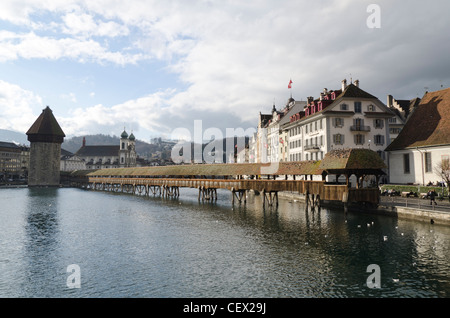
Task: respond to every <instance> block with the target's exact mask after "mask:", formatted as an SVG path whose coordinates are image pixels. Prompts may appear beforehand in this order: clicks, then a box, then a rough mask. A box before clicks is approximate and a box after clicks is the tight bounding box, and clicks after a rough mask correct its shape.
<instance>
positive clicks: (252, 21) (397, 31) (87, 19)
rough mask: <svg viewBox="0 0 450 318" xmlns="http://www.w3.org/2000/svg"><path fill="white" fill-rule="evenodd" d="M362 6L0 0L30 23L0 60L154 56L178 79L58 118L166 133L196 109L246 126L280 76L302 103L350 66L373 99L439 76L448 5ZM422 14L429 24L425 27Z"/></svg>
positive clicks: (283, 89)
mask: <svg viewBox="0 0 450 318" xmlns="http://www.w3.org/2000/svg"><path fill="white" fill-rule="evenodd" d="M370 3H371V1H369V0H364V1H350V0H345V1H344V0H339V1H338V0H321V1H312V2H311V1H287V0H285V1H271V0H266V1H258V2H249V1H233V0H229V1H200V0H199V1H159V0H158V1H156V0H155V1H149V0H135V1H130V2H119V1H115V0H98V1H81V0H80V1H76V0H72V1H63V0H57V1H50V0H43V1H31V0H14V1H7V0H5V1H1V2H0V19H1V20H6V21H9V22H11V23H14V24H17V25H20V26H22V27H23V28H25V29H26V28H27V27H28V30H27V31H23V28H22V29H20V31H6V30H4V31H0V62H1V61H12V60H17V59H21V58H22V59H37V58H39V59H48V60H61V59H71V60H75V61H78V62H93V63H101V64H105V63H111V64H117V65H122V66H127V65H128V64H134V65H139V62H141V61H143V60H148V59H157V60H159V61H162V62H163V63H165V65H166V67H165V70H166V71H167V72H172V73H173V74H175V75H176V76H177V79H178V80H179V81H180V82H181V83H182V84H183V85H184V86H185V87H186V88H185V89H183V90H180V89H178V90H173V87H171V88H168V89H167V90H163V91H162V92H148V94H147V95H144V96H143V97H136V98H133V99H131V100H130V101H128V102H117V103H113V104H116V105H96V106H88V107H86V108H81V107H80V108H77V109H76V110H74V111H73V113H72V115H73V119H69V118H65V119H64V121H65V124H66V127H68V128H67V130H68V131H69V133H70V132H72V133H76V132H77V131H85V130H89V129H92V130H99V129H104V128H105V129H106V127H113V126H114V125H118V126H123V124H124V123H125V124H127V123H132V124H133V125H135V126H136V127H139V128H140V129H145V130H149V131H160V132H164V131H170V129H172V128H174V127H180V126H181V125H190V124H191V122H192V121H193V120H194V119H202V118H205V116H207V117H208V118H207V119H206V118H205V121H206V120H210V122H209V125H214V122H213V120H216V121H217V125H218V126H219V125H222V126H223V125H226V126H229V127H231V126H232V125H243V124H244V123H248V122H255V124H256V120H257V114H258V113H259V111H262V112H267V111H269V110H270V108H271V106H272V102H273V100H274V99H275V102H276V105H277V107H278V108H280V107H282V106H283V105H284V104H285V102H286V100H287V98H288V97H289V93H290V92H289V90H288V89H287V83H288V81H289V79H290V78H292V80H293V81H294V85H293V90H292V92H293V96H294V98H295V99H303V100H304V99H305V98H306V96H310V95H313V96H317V94H318V93H319V91H321V90H322V89H323V88H324V87H328V88H329V89H336V88H338V87H339V86H340V81H341V80H342V79H343V78H345V77H347V78H349V77H350V73H351V74H352V76H353V79H356V78H359V79H360V80H361V86H362V88H363V89H366V90H367V91H369V92H370V93H373V94H375V95H377V96H378V97H379V98H380V99H381V100H384V98H385V96H386V94H388V93H393V94H394V95H395V94H396V93H398V92H401V90H400V88H404V87H408V90H410V91H411V92H404V94H405V95H406V96H398V97H399V98H404V97H408V93H410V94H412V95H414V96H412V97H415V93H416V91H415V90H414V89H416V88H417V87H420V86H422V87H423V86H429V85H424V84H423V83H424V81H427V80H429V79H433V76H435V77H437V76H440V77H441V78H439V79H443V80H445V79H447V80H448V79H449V78H448V74H449V71H450V67H449V63H448V58H447V57H446V56H445V54H446V52H448V48H449V44H448V43H450V42H449V41H446V39H448V35H447V32H446V30H448V28H449V26H450V23H449V20H448V19H447V18H446V17H445V15H442V12H446V9H449V4H448V2H445V1H435V2H433V5H430V4H426V3H425V2H419V1H416V0H415V1H410V2H408V5H405V4H401V5H400V4H397V3H395V2H392V1H387V0H379V1H378V2H377V3H379V4H380V6H381V9H382V27H381V29H379V30H370V29H368V28H367V27H366V19H367V17H368V13H367V11H366V8H367V6H368V5H369V4H370ZM425 8H426V9H427V10H425ZM424 12H426V14H425V13H424ZM46 14H48V15H49V16H50V18H48V19H45V18H44V17H46ZM429 17H432V21H433V23H428V24H426V23H424V22H425V21H426V20H427V19H429ZM52 18H53V19H52ZM437 26H438V27H437ZM111 47H114V49H111ZM430 48H432V49H430ZM430 51H432V52H430ZM429 56H431V57H432V58H428V59H427V58H426V57H429ZM446 74H447V75H446ZM424 75H426V77H427V79H424V78H423V77H422V76H424ZM152 76H156V75H154V74H149V77H152ZM138 80H139V79H138ZM433 81H436V79H434V80H433ZM406 83H409V86H408V84H406ZM433 83H434V82H433ZM444 84H445V83H444ZM96 85H100V83H96ZM93 89H95V90H96V92H97V93H98V94H97V95H96V98H101V97H100V93H99V92H100V91H101V90H100V89H99V87H98V86H95V88H93V87H89V91H87V92H86V95H87V94H89V92H92V90H93ZM67 91H69V88H68V89H67ZM78 96H81V95H78ZM244 128H245V127H244Z"/></svg>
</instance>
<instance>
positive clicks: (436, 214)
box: [279, 192, 450, 225]
mask: <svg viewBox="0 0 450 318" xmlns="http://www.w3.org/2000/svg"><path fill="white" fill-rule="evenodd" d="M279 196H280V197H281V198H284V199H287V200H294V201H295V200H297V201H300V202H303V201H305V196H304V195H302V194H300V193H294V192H280V193H279ZM436 203H437V204H436V205H435V204H434V203H433V205H430V200H429V199H420V198H404V197H400V196H396V197H387V196H380V202H379V204H378V206H377V207H371V206H366V205H358V204H352V205H349V206H348V209H347V208H345V207H344V205H343V204H340V203H339V202H323V203H322V206H323V207H326V206H330V207H335V208H342V209H345V210H346V211H352V212H356V213H361V212H362V213H374V214H383V215H390V216H393V217H398V218H402V219H415V220H419V221H424V222H427V223H432V224H442V225H450V202H449V201H448V199H447V200H438V199H436Z"/></svg>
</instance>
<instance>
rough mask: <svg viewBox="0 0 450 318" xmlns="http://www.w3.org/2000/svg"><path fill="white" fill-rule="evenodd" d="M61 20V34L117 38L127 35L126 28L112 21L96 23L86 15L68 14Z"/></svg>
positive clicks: (91, 17) (90, 16)
mask: <svg viewBox="0 0 450 318" xmlns="http://www.w3.org/2000/svg"><path fill="white" fill-rule="evenodd" d="M62 20H63V21H64V26H63V32H64V33H67V34H71V35H80V36H83V37H91V36H105V37H117V36H126V35H128V34H129V30H128V28H127V27H126V26H124V25H120V24H118V23H116V22H114V21H108V22H103V21H99V22H97V21H95V20H94V17H93V16H92V15H89V14H86V13H68V14H66V15H65V16H64V17H63V18H62Z"/></svg>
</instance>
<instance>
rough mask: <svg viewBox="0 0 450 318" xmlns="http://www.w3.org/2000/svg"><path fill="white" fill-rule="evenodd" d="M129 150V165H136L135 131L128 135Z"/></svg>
mask: <svg viewBox="0 0 450 318" xmlns="http://www.w3.org/2000/svg"><path fill="white" fill-rule="evenodd" d="M128 150H129V158H128V159H129V161H128V165H129V167H136V137H134V135H133V133H131V134H130V136H129V137H128Z"/></svg>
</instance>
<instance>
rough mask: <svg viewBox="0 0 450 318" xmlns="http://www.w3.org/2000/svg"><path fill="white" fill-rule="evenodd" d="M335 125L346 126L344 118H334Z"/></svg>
mask: <svg viewBox="0 0 450 318" xmlns="http://www.w3.org/2000/svg"><path fill="white" fill-rule="evenodd" d="M334 127H344V118H334Z"/></svg>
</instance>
